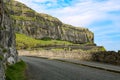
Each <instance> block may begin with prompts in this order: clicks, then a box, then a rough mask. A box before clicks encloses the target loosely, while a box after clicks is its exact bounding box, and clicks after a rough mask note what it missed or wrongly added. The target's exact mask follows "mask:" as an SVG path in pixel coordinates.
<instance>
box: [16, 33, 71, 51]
mask: <svg viewBox="0 0 120 80" xmlns="http://www.w3.org/2000/svg"><path fill="white" fill-rule="evenodd" d="M72 44H73V43H71V42H67V41H61V40H51V39H50V38H44V39H43V40H37V39H34V38H31V37H28V36H26V35H24V34H18V33H16V46H17V49H32V48H39V47H41V46H52V45H72Z"/></svg>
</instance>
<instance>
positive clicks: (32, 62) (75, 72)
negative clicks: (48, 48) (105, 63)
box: [21, 57, 120, 80]
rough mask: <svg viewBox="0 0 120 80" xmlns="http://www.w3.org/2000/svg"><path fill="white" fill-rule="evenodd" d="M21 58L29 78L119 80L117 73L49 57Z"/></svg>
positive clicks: (119, 75) (41, 79) (47, 79)
mask: <svg viewBox="0 0 120 80" xmlns="http://www.w3.org/2000/svg"><path fill="white" fill-rule="evenodd" d="M21 58H22V59H23V60H24V61H25V62H26V63H27V65H28V70H27V73H28V77H29V80H120V74H119V73H113V72H109V71H105V70H99V69H95V68H90V67H86V66H81V65H75V64H71V63H66V62H60V61H55V60H50V59H42V58H34V57H21Z"/></svg>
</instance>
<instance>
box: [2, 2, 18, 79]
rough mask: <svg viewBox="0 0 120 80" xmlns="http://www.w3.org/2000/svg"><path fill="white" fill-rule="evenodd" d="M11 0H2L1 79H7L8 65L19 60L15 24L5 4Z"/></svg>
mask: <svg viewBox="0 0 120 80" xmlns="http://www.w3.org/2000/svg"><path fill="white" fill-rule="evenodd" d="M9 1H10V0H0V80H5V72H4V69H5V68H6V65H7V64H13V63H15V62H16V61H17V51H16V48H15V34H14V29H13V24H12V20H11V19H10V15H9V13H8V9H7V7H6V6H5V4H10V3H9Z"/></svg>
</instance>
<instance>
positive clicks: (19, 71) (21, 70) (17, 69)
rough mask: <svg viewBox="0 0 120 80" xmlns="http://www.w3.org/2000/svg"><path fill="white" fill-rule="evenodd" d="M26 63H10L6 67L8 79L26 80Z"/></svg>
mask: <svg viewBox="0 0 120 80" xmlns="http://www.w3.org/2000/svg"><path fill="white" fill-rule="evenodd" d="M25 70H26V64H25V63H24V62H23V61H20V62H18V63H16V64H14V65H9V66H8V67H7V69H6V80H26V76H25Z"/></svg>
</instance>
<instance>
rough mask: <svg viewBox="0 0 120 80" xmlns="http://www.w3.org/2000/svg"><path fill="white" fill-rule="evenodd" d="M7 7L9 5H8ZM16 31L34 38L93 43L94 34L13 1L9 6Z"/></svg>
mask: <svg viewBox="0 0 120 80" xmlns="http://www.w3.org/2000/svg"><path fill="white" fill-rule="evenodd" d="M8 8H9V6H8ZM9 11H10V13H11V17H12V18H13V19H14V27H15V29H16V32H19V33H24V34H26V35H28V36H31V37H34V38H36V39H43V38H51V39H59V40H66V41H70V42H74V43H93V42H94V34H93V33H92V32H91V31H89V30H88V29H86V28H77V27H74V26H71V25H67V24H64V23H62V22H61V21H60V20H59V19H57V18H55V17H52V16H50V15H47V14H42V13H37V12H35V11H34V10H32V9H30V8H28V7H27V6H25V5H24V4H21V3H19V2H16V1H13V4H12V9H11V8H9Z"/></svg>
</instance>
